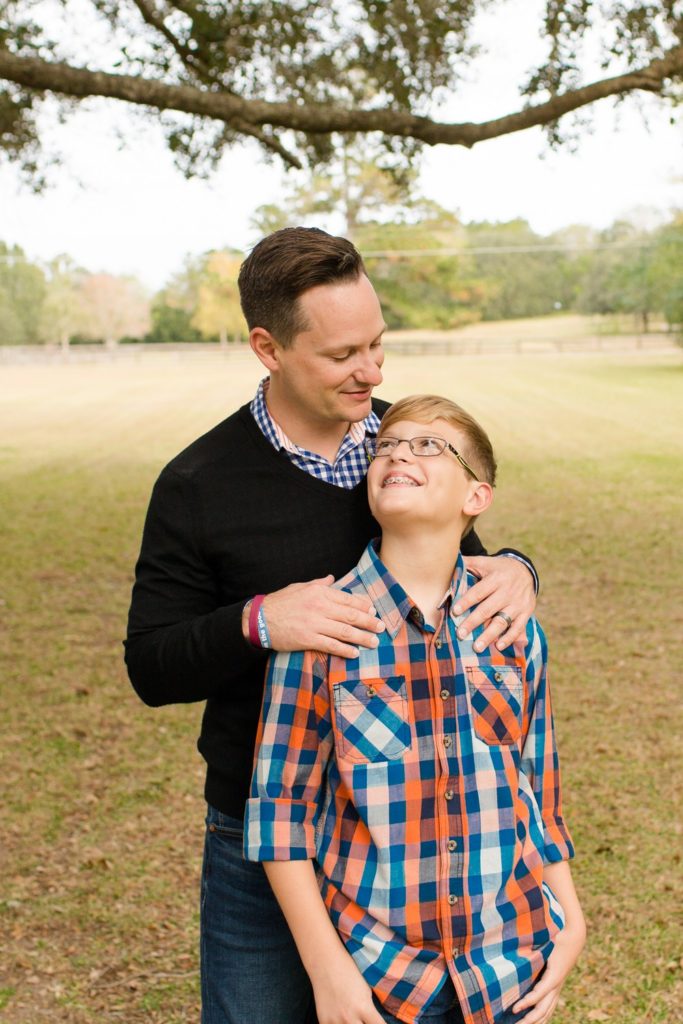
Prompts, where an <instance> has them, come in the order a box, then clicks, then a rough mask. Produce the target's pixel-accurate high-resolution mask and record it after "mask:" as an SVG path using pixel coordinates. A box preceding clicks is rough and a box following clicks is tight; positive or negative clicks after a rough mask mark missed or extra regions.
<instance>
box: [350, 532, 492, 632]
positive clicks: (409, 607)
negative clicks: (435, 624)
mask: <svg viewBox="0 0 683 1024" xmlns="http://www.w3.org/2000/svg"><path fill="white" fill-rule="evenodd" d="M378 548H379V539H378V538H376V539H375V540H371V541H370V543H369V544H368V546H367V547H366V549H365V551H364V552H363V554H362V555H361V558H360V561H359V562H358V565H357V567H356V572H357V573H358V577H359V579H360V581H361V583H362V584H363V586H364V587H365V589H366V590H367V592H368V595H369V596H370V599H371V600H372V603H373V604H374V606H375V608H376V609H377V612H378V613H379V617H380V618H381V620H382V622H383V623H384V626H385V628H386V631H387V635H388V636H389V637H390V638H391V639H392V640H393V639H394V638H395V637H396V634H397V633H398V631H399V629H400V628H401V626H402V625H403V623H404V622H405V621H406V619H408V618H409V617H410V616H411V613H412V611H413V609H414V608H415V607H416V605H415V603H414V601H412V600H411V598H410V597H409V596H408V594H406V592H405V590H404V589H403V587H402V586H401V584H400V583H399V582H398V581H397V580H396V579H395V578H394V577H393V576H392V575H391V573H390V572H389V570H388V569H387V567H386V566H385V565H384V563H383V562H382V561H381V559H380V557H379V555H378V553H377V551H378ZM475 580H476V577H474V576H473V575H472V574H471V573H468V572H467V570H466V569H465V563H464V561H463V557H462V555H461V554H459V555H458V558H457V561H456V563H455V567H454V569H453V576H452V577H451V582H450V585H449V587H448V590H447V591H446V593H445V594H444V596H443V598H442V599H441V601H440V602H439V607H440V608H441V607H442V606H443V605H444V604H445V603H446V602H447V601H449V602H450V605H449V615H450V617H451V618H452V619H453V621H454V622H455V623H459V622H460V621H461V620H462V619H463V618H464V617H465V616H464V615H458V616H456V615H455V614H454V613H453V606H454V605H455V604H456V602H457V600H458V598H459V597H461V596H462V594H463V593H464V592H465V591H466V590H467V588H468V587H469V586H471V585H472V584H473V583H474V582H475ZM465 614H466V613H465Z"/></svg>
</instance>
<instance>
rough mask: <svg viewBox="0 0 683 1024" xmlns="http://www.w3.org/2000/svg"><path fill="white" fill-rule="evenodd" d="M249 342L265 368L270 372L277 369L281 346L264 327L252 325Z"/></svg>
mask: <svg viewBox="0 0 683 1024" xmlns="http://www.w3.org/2000/svg"><path fill="white" fill-rule="evenodd" d="M249 344H250V345H251V349H252V352H254V354H255V355H256V356H258V358H259V359H260V360H261V362H262V363H263V365H264V366H265V367H266V369H267V370H270V371H271V372H272V371H273V370H277V369H278V366H279V365H280V361H279V355H280V351H281V346H280V345H279V344H278V343H277V341H276V340H275V338H274V337H273V335H272V334H271V333H270V332H269V331H267V330H266V329H265V327H254V329H253V330H252V331H250V332H249Z"/></svg>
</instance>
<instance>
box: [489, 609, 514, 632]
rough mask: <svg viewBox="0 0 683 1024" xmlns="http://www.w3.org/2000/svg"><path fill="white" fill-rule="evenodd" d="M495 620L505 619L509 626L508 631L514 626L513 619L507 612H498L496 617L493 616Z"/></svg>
mask: <svg viewBox="0 0 683 1024" xmlns="http://www.w3.org/2000/svg"><path fill="white" fill-rule="evenodd" d="M493 618H494V619H505V622H506V625H507V628H508V629H509V628H510V626H511V625H512V619H511V618H510V616H509V615H508V613H507V612H496V613H495V615H494V616H493Z"/></svg>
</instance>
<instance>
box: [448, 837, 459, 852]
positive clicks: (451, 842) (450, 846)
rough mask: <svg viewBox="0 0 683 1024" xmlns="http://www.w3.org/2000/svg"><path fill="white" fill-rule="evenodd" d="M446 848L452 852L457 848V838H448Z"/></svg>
mask: <svg viewBox="0 0 683 1024" xmlns="http://www.w3.org/2000/svg"><path fill="white" fill-rule="evenodd" d="M448 849H449V850H450V852H451V853H453V850H457V849H458V843H457V840H455V839H449V840H448Z"/></svg>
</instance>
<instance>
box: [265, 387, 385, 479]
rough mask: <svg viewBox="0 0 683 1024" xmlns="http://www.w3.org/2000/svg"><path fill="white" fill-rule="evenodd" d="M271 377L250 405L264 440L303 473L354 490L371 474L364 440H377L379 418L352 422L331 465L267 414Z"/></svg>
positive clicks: (374, 414) (371, 417)
mask: <svg viewBox="0 0 683 1024" xmlns="http://www.w3.org/2000/svg"><path fill="white" fill-rule="evenodd" d="M269 384H270V378H269V377H264V379H263V380H262V381H261V383H260V384H259V386H258V390H257V392H256V395H255V397H254V399H253V401H252V402H251V405H250V406H249V408H250V410H251V414H252V416H253V417H254V419H255V420H256V422H257V423H258V425H259V427H260V428H261V431H262V432H263V434H264V435H265V437H266V438H267V439H268V440H269V441H270V443H271V444H272V445H273V447H274V448H277V449H280V448H282V449H284V451H285V452H286V453H287V455H288V456H289V458H290V459H291V461H292V462H293V463H294V465H295V466H298V468H299V469H303V471H304V473H310V474H311V476H316V477H317V478H318V479H319V480H325V481H326V482H327V483H328V484H336V485H337V487H344V488H346V490H349V491H350V490H352V488H354V487H355V486H356V485H357V484H359V483H360V482H361V480H362V479H363V478H364V476H365V475H366V473H367V471H368V458H367V455H366V454H365V447H364V445H363V440H364V438H365V437H366V436H368V437H374V436H375V434H376V433H377V431H378V430H379V417H378V416H377V414H376V413H374V412H371V413H370V415H369V416H367V417H366V419H364V420H361V421H360V422H359V423H351V424H350V426H349V432H348V434H347V435H346V437H345V438H344V440H343V441H342V443H341V445H340V446H339V451H338V452H337V455H336V457H335V460H334V462H333V463H332V462H328V461H327V459H325V458H323V456H322V455H318V454H317V453H316V452H309V451H308V449H306V448H299V446H298V445H296V444H294V442H293V441H290V439H289V438H288V437H287V435H286V434H285V432H284V430H283V429H282V428H281V427H280V426H279V425H278V424H277V423H276V422H275V420H274V419H273V417H272V416H271V415H270V413H269V412H268V406H267V405H266V393H267V391H268V386H269Z"/></svg>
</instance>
